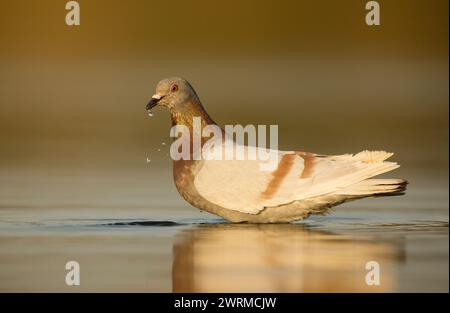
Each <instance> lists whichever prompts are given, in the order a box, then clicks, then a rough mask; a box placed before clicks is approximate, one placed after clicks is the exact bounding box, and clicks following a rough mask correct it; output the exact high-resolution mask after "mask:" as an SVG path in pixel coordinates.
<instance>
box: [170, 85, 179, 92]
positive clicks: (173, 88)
mask: <svg viewBox="0 0 450 313" xmlns="http://www.w3.org/2000/svg"><path fill="white" fill-rule="evenodd" d="M170 91H171V92H175V91H178V85H177V84H173V85H172V87H170Z"/></svg>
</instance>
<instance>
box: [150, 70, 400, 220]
mask: <svg viewBox="0 0 450 313" xmlns="http://www.w3.org/2000/svg"><path fill="white" fill-rule="evenodd" d="M155 106H161V107H166V108H167V109H168V110H169V111H170V115H171V119H172V126H183V127H185V128H187V129H189V130H190V131H193V128H194V125H193V120H194V118H197V120H200V123H201V126H202V127H206V126H208V125H217V124H216V123H215V122H214V121H213V120H212V118H211V117H210V116H209V114H208V113H207V112H206V110H205V108H204V106H203V105H202V103H201V101H200V99H199V97H198V95H197V93H196V92H195V90H194V88H193V87H192V86H191V84H190V83H189V82H188V81H187V80H185V79H183V78H180V77H172V78H167V79H163V80H161V81H160V82H159V83H158V84H157V86H156V93H155V94H154V95H153V96H152V98H151V100H150V102H149V103H148V104H147V106H146V110H147V111H148V112H149V113H150V112H151V110H152V109H153V108H154V107H155ZM220 129H221V131H222V132H224V131H223V129H222V128H220ZM224 137H226V134H224ZM192 138H193V136H192V135H190V137H189V140H190V141H192V140H193V139H192ZM220 140H221V142H220V143H219V144H221V145H223V148H224V151H225V150H226V149H229V147H230V145H229V144H225V142H226V141H227V140H229V139H227V140H223V139H220ZM206 143H207V141H206V140H205V139H204V138H202V139H201V143H200V145H199V146H200V147H197V150H198V149H199V148H202V147H203V146H204V145H205V144H206ZM239 144H240V143H234V145H239ZM190 147H191V148H192V149H190V152H189V155H190V156H191V157H190V158H181V159H176V160H175V159H174V160H173V179H174V182H175V186H176V188H177V190H178V192H179V194H180V195H181V196H182V197H183V198H184V199H185V200H186V201H187V202H188V203H189V204H191V205H192V206H194V207H196V208H198V209H200V211H206V212H209V213H212V214H215V215H218V216H220V217H222V218H224V219H226V220H228V221H229V222H232V223H289V222H294V221H300V220H304V219H306V218H308V217H309V216H311V215H326V214H328V213H330V212H331V211H332V210H331V208H332V207H334V206H336V205H339V204H342V203H344V202H348V201H352V200H357V199H361V198H366V197H373V196H386V195H402V194H404V191H405V190H406V185H407V181H406V180H404V179H384V178H383V179H380V178H378V179H374V178H372V177H374V176H377V175H380V174H383V173H385V172H388V171H391V170H394V169H396V168H398V167H399V165H398V164H397V163H395V162H388V161H386V160H387V159H388V158H389V157H391V156H392V155H393V153H389V152H386V151H367V150H366V151H362V152H359V153H356V154H343V155H323V154H318V153H311V152H303V151H278V150H276V151H275V153H276V155H277V156H278V158H277V163H276V164H275V167H274V169H273V170H271V171H269V170H264V169H262V168H261V166H260V165H261V164H260V163H261V160H260V159H258V158H256V159H244V160H241V159H232V160H228V159H222V160H221V159H210V158H207V157H203V158H200V159H199V158H193V157H192V156H193V154H194V153H196V149H195V148H193V144H192V142H190ZM244 149H250V147H247V146H244Z"/></svg>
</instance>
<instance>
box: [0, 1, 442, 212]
mask: <svg viewBox="0 0 450 313" xmlns="http://www.w3.org/2000/svg"><path fill="white" fill-rule="evenodd" d="M379 3H380V7H381V26H378V27H377V26H372V27H369V26H367V25H366V24H365V14H366V12H367V11H366V10H365V1H361V0H346V1H340V2H337V1H288V0H283V1H262V0H258V1H214V2H211V1H200V0H193V1H178V0H174V1H170V2H169V3H167V2H165V1H144V0H131V1H127V2H124V1H119V0H108V1H106V0H90V1H83V0H81V1H79V4H80V7H81V25H80V26H72V27H71V26H67V25H66V24H65V15H66V13H67V11H66V10H65V4H66V1H63V0H61V1H59V0H45V1H28V0H18V1H1V2H0V14H1V17H0V40H1V46H2V49H0V68H1V71H0V104H1V115H0V139H1V143H2V144H1V146H0V160H1V162H0V171H1V172H0V173H1V176H0V177H1V181H0V184H1V188H0V199H1V202H2V205H9V206H11V205H21V204H24V203H22V202H23V201H30V202H32V203H33V205H38V203H39V202H40V201H43V203H42V204H43V205H48V204H51V203H54V204H57V205H61V204H62V205H64V204H71V205H74V204H77V203H78V204H80V205H82V204H83V203H82V202H83V201H84V199H87V198H88V197H89V196H90V195H92V198H91V199H90V201H91V203H92V201H93V202H98V204H99V205H100V204H102V203H104V204H105V205H109V204H108V203H109V201H106V202H108V203H105V198H106V197H107V198H109V199H110V200H111V199H112V198H114V197H117V199H116V200H117V201H119V202H121V204H129V205H133V204H134V205H137V204H139V205H140V204H144V202H145V203H146V204H148V203H151V200H152V197H154V196H157V195H160V194H161V191H166V192H168V193H169V194H170V195H173V196H174V197H176V196H177V194H176V191H175V190H174V188H172V185H171V173H170V171H169V168H170V167H171V161H170V160H169V158H168V157H167V156H166V153H167V151H168V146H169V145H167V146H165V147H164V146H161V143H162V142H170V140H169V136H168V130H169V127H170V119H169V115H168V113H167V112H164V111H160V110H161V109H160V110H156V117H154V118H152V119H149V118H148V116H147V115H146V112H145V110H144V107H145V104H146V103H147V101H148V99H149V98H150V97H151V95H152V94H153V92H154V88H155V85H156V83H157V82H158V81H159V80H160V79H162V78H165V77H168V76H174V75H176V76H183V77H185V78H187V79H188V80H189V81H190V82H191V83H192V85H193V86H194V88H195V89H196V91H197V92H198V94H199V96H200V98H201V100H202V101H203V103H204V104H205V106H206V108H207V110H208V111H209V112H210V114H211V115H212V117H213V118H214V119H215V120H216V122H218V123H220V124H244V125H245V124H278V125H279V133H280V138H279V142H280V147H281V148H282V149H299V150H304V151H313V152H320V153H328V154H339V153H347V152H358V151H360V150H362V149H385V150H388V151H393V152H395V153H396V155H395V160H396V161H398V162H400V163H401V164H402V169H401V170H399V171H397V174H396V175H397V176H402V177H405V178H407V179H408V180H410V182H411V185H410V186H411V188H412V189H413V190H414V188H415V187H417V188H418V190H420V189H421V188H419V187H420V186H422V187H425V184H427V183H428V182H429V183H431V182H437V181H439V184H438V185H445V186H442V187H443V188H444V187H445V188H446V187H447V186H448V164H447V163H448V100H449V94H448V1H446V0H433V1H421V0H398V1H379ZM158 149H161V151H158ZM147 158H149V159H150V160H151V162H150V163H147ZM68 172H70V173H68ZM68 175H69V176H70V177H68ZM74 176H77V177H74ZM419 177H420V178H419ZM152 182H157V183H156V184H154V185H152ZM93 188H95V190H93ZM18 196H20V197H18ZM435 197H436V195H434V194H433V196H432V197H431V199H435ZM447 198H448V196H447ZM178 203H182V202H178Z"/></svg>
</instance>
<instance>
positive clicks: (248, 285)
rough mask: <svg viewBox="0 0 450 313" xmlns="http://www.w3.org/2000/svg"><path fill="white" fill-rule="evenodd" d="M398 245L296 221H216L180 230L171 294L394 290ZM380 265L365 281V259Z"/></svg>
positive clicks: (398, 257)
mask: <svg viewBox="0 0 450 313" xmlns="http://www.w3.org/2000/svg"><path fill="white" fill-rule="evenodd" d="M401 250H402V249H399V246H398V244H394V243H390V242H379V241H374V240H371V239H370V238H368V237H364V238H363V237H355V238H353V237H350V236H344V235H336V234H332V233H327V232H323V231H315V230H311V229H309V228H308V227H306V226H304V225H301V224H283V225H275V224H269V225H251V224H215V225H202V226H196V227H194V228H192V229H189V230H185V231H183V232H182V233H181V234H180V235H179V236H178V240H177V243H176V244H175V246H174V262H173V268H172V271H173V272H172V284H173V291H174V292H373V291H384V292H386V291H395V289H396V273H395V269H396V265H397V264H396V263H398V262H399V261H401V260H402V253H401ZM368 261H376V262H378V264H379V265H380V285H379V286H376V285H367V284H366V274H367V273H368V272H369V270H366V263H367V262H368Z"/></svg>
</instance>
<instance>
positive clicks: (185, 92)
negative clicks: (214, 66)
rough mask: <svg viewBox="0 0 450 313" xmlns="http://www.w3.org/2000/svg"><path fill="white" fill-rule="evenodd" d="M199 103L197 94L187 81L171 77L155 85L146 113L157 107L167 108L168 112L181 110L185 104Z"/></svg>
mask: <svg viewBox="0 0 450 313" xmlns="http://www.w3.org/2000/svg"><path fill="white" fill-rule="evenodd" d="M192 100H194V101H195V102H197V101H199V100H198V97H197V94H196V93H195V91H194V89H193V88H192V86H191V85H190V84H189V82H188V81H187V80H185V79H184V78H180V77H172V78H166V79H163V80H161V81H160V82H159V83H158V84H157V85H156V92H155V94H154V95H153V96H152V99H151V100H150V102H149V103H148V104H147V107H146V109H147V111H150V110H151V109H152V108H154V107H155V106H157V105H160V106H165V107H168V108H169V109H170V110H177V109H178V110H179V109H183V108H182V106H183V105H184V104H185V103H188V102H191V101H192Z"/></svg>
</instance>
